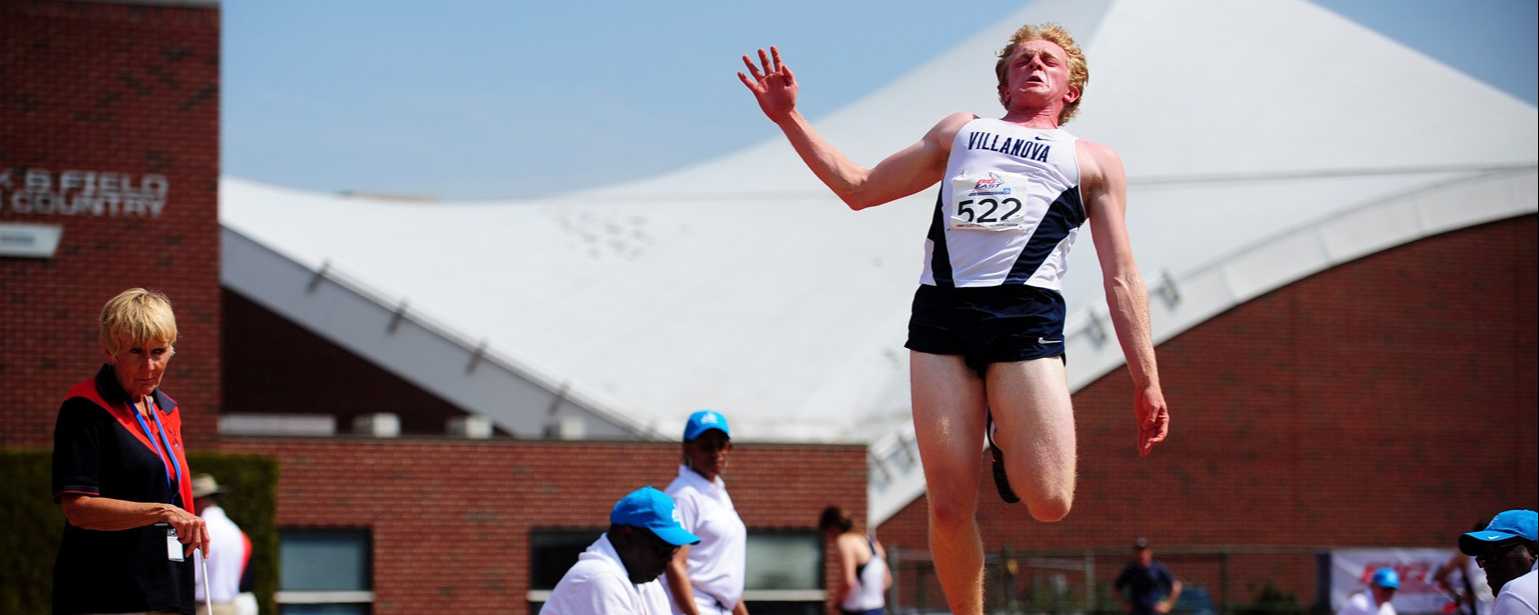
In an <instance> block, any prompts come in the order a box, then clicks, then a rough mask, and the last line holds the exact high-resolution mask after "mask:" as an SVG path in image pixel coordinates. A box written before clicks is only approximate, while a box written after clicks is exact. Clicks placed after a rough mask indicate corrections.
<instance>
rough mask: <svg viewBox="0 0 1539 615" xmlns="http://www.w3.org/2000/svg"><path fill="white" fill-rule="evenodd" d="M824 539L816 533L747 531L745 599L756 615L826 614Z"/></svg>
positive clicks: (750, 609)
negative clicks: (824, 611)
mask: <svg viewBox="0 0 1539 615" xmlns="http://www.w3.org/2000/svg"><path fill="white" fill-rule="evenodd" d="M824 595H825V594H824V591H823V541H822V539H821V537H819V536H818V534H817V533H816V532H813V531H808V530H800V531H771V530H749V531H748V574H747V578H746V579H744V591H743V599H744V600H746V601H747V602H748V612H750V613H753V614H754V615H803V614H805V615H820V614H821V613H823V609H824V606H823V600H824Z"/></svg>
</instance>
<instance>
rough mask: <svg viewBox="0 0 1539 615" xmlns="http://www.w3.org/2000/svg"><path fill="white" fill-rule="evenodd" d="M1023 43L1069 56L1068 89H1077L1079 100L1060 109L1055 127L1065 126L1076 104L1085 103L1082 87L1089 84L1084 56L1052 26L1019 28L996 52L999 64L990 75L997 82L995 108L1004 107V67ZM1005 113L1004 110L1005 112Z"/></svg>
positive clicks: (1064, 32) (1060, 29) (1069, 38)
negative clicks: (1034, 43)
mask: <svg viewBox="0 0 1539 615" xmlns="http://www.w3.org/2000/svg"><path fill="white" fill-rule="evenodd" d="M1027 41H1047V42H1049V43H1052V44H1054V45H1057V46H1059V47H1062V48H1063V51H1064V53H1066V54H1068V56H1069V85H1071V86H1074V87H1077V88H1079V98H1076V99H1074V102H1071V103H1069V104H1067V105H1064V106H1063V111H1062V112H1060V113H1059V114H1058V123H1059V124H1067V123H1069V118H1072V117H1074V112H1075V111H1078V110H1079V103H1080V101H1081V100H1084V99H1085V83H1087V82H1089V81H1090V65H1089V64H1086V63H1085V52H1084V51H1081V50H1080V48H1079V45H1078V44H1077V43H1075V42H1074V37H1073V36H1070V35H1069V31H1068V30H1065V29H1063V26H1060V25H1058V24H1055V23H1045V24H1042V25H1039V26H1034V25H1031V24H1026V25H1024V26H1021V28H1020V29H1019V30H1016V31H1015V34H1012V35H1010V44H1008V45H1005V48H1004V49H1001V50H999V61H998V62H995V63H994V75H995V76H996V77H998V78H999V104H1001V105H1006V106H1007V107H1008V103H1007V102H1006V101H1007V98H1008V97H1007V96H1006V91H1005V88H1006V87H1008V86H1007V84H1006V83H1005V72H1006V70H1007V66H1006V63H1007V62H1009V61H1010V56H1011V55H1013V54H1014V53H1015V50H1016V48H1017V47H1020V45H1021V43H1024V42H1027ZM1007 110H1008V109H1007Z"/></svg>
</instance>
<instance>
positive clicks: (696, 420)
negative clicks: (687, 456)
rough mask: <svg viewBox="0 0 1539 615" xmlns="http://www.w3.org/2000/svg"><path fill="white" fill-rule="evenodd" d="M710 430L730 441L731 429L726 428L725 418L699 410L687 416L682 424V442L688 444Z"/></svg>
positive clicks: (712, 411)
mask: <svg viewBox="0 0 1539 615" xmlns="http://www.w3.org/2000/svg"><path fill="white" fill-rule="evenodd" d="M712 429H715V430H719V431H721V433H722V434H724V435H726V436H727V439H728V440H730V439H732V428H731V427H728V426H727V417H726V416H724V415H722V413H720V412H717V411H715V410H699V411H696V412H695V413H694V414H691V415H689V420H688V421H686V422H685V423H684V441H685V442H689V441H691V440H694V439H695V438H698V437H700V434H703V433H705V432H707V431H710V430H712Z"/></svg>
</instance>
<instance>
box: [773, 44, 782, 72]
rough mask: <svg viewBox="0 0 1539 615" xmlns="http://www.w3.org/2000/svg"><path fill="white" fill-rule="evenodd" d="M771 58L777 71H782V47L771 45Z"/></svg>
mask: <svg viewBox="0 0 1539 615" xmlns="http://www.w3.org/2000/svg"><path fill="white" fill-rule="evenodd" d="M770 60H771V61H772V62H773V63H774V64H773V66H774V68H775V72H777V73H778V72H780V67H781V66H782V64H781V63H780V48H778V47H776V46H774V45H770Z"/></svg>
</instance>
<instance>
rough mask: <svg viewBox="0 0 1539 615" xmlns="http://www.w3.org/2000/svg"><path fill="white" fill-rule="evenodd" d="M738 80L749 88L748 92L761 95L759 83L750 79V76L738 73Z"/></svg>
mask: <svg viewBox="0 0 1539 615" xmlns="http://www.w3.org/2000/svg"><path fill="white" fill-rule="evenodd" d="M737 78H738V79H739V80H740V81H742V82H743V85H745V86H747V87H748V91H750V92H753V93H754V94H758V93H759V83H758V82H757V81H754V80H752V79H749V78H748V75H744V74H743V71H738V72H737Z"/></svg>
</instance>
